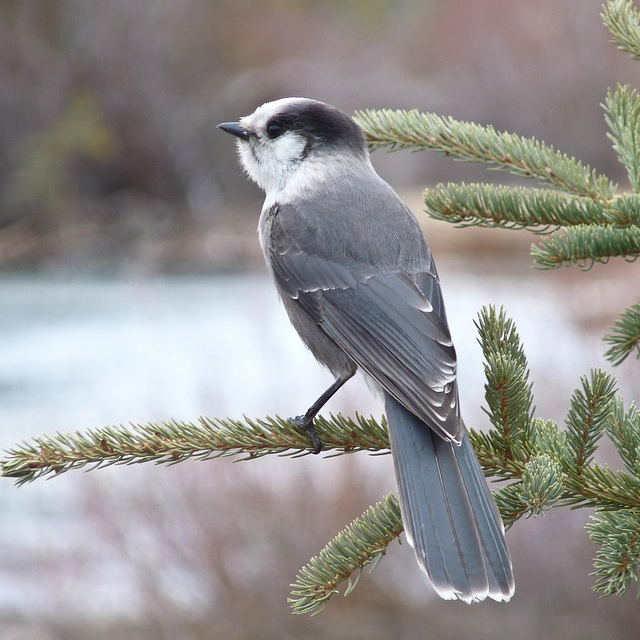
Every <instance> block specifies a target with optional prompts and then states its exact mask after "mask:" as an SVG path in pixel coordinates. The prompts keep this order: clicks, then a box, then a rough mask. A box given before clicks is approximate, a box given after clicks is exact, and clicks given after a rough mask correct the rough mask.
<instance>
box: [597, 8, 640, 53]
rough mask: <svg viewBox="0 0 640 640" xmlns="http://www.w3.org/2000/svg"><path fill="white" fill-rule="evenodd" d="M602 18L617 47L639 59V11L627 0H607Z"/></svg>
mask: <svg viewBox="0 0 640 640" xmlns="http://www.w3.org/2000/svg"><path fill="white" fill-rule="evenodd" d="M601 15H602V19H603V21H604V23H605V25H606V27H607V29H609V31H610V32H611V35H612V36H613V42H614V43H615V44H616V45H617V46H618V49H620V50H621V51H625V52H626V53H628V54H630V55H631V57H632V58H633V59H634V60H640V13H639V12H638V10H637V9H636V8H635V7H634V5H633V2H630V1H629V0H614V1H613V2H607V4H606V5H605V7H604V11H603V12H602V14H601Z"/></svg>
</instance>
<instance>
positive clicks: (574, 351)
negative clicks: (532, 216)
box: [0, 263, 602, 616]
mask: <svg viewBox="0 0 640 640" xmlns="http://www.w3.org/2000/svg"><path fill="white" fill-rule="evenodd" d="M440 269H441V276H442V278H443V284H444V286H445V291H446V299H447V303H448V313H449V317H450V323H451V326H452V332H453V336H454V340H455V342H456V346H457V350H458V357H459V362H460V385H461V396H462V406H463V411H464V414H465V417H466V421H467V422H468V423H469V424H473V425H483V424H486V422H487V420H486V417H485V416H484V415H483V413H482V411H481V409H480V406H481V404H482V401H483V369H482V359H481V354H480V349H479V346H478V345H477V334H476V330H475V327H474V326H473V320H474V319H475V317H476V313H477V311H478V309H479V308H480V307H481V306H482V305H484V304H487V303H489V302H494V303H496V304H503V305H505V307H506V309H507V311H508V312H509V314H510V315H512V316H513V317H514V318H515V320H516V323H517V326H518V329H519V331H520V334H521V337H522V339H523V342H524V344H525V348H526V352H527V355H528V357H529V361H530V365H531V369H532V374H533V376H532V377H533V380H534V381H535V386H534V390H535V392H536V402H537V404H538V407H540V408H541V409H542V411H541V413H542V415H544V416H545V417H550V418H551V417H555V418H560V417H561V416H562V413H563V412H564V410H565V409H566V405H567V403H568V398H569V394H570V392H571V390H572V389H573V388H574V387H575V386H576V385H577V380H578V376H579V375H580V374H582V373H585V372H587V371H588V368H589V367H590V366H592V365H594V364H597V363H598V361H599V360H600V361H601V356H600V355H599V354H600V352H601V351H602V347H601V345H600V344H599V343H598V341H597V340H596V339H595V338H594V336H590V335H588V334H585V333H584V331H583V330H582V329H580V328H579V327H577V326H576V324H575V323H574V321H573V320H572V316H571V314H569V313H567V311H566V307H565V306H564V305H563V300H562V296H561V294H559V293H557V292H554V291H553V290H549V288H548V286H547V284H546V283H545V281H544V280H541V279H539V278H537V277H535V276H528V275H526V274H525V275H523V274H522V273H517V272H513V273H506V274H502V275H500V276H495V277H491V276H486V275H484V276H482V277H480V276H479V275H478V274H475V273H473V272H470V271H469V270H468V269H466V268H462V269H461V268H460V266H459V265H457V264H456V263H451V264H446V263H445V265H444V267H443V264H442V263H441V265H440ZM0 305H1V309H2V312H1V313H0V446H1V447H3V448H5V449H6V448H9V447H10V446H11V445H12V444H13V443H15V442H17V441H19V440H20V439H23V438H28V437H29V436H30V435H36V434H40V433H51V432H53V431H56V430H60V431H72V430H75V429H86V428H90V427H97V426H101V425H104V424H112V423H126V422H129V421H134V422H147V421H155V420H162V419H168V418H171V417H173V418H177V419H183V420H193V419H196V418H197V417H198V416H199V415H210V416H214V415H215V416H221V417H224V416H236V417H237V416H241V415H242V414H246V415H249V416H261V415H265V414H267V413H270V414H273V413H279V414H280V415H293V414H296V413H300V412H301V411H303V410H304V409H306V407H307V406H308V404H309V403H310V402H311V401H312V400H314V399H315V397H316V396H317V394H318V392H319V391H320V390H322V389H324V387H325V385H327V384H328V383H329V382H330V381H331V376H329V375H328V374H327V373H326V372H324V371H323V370H322V369H320V367H318V366H317V365H316V364H315V362H314V361H313V358H312V357H311V356H310V355H309V354H308V353H307V352H306V351H305V349H304V348H303V347H302V345H301V343H300V342H299V340H298V338H297V336H296V335H295V334H294V332H293V330H292V329H291V327H290V326H289V324H288V322H287V321H286V318H285V316H284V312H283V311H282V309H281V307H280V304H279V302H278V300H277V297H276V295H275V293H274V290H273V287H272V285H271V283H270V282H269V281H268V278H267V277H266V275H264V274H255V275H233V276H232V275H229V276H210V277H209V276H207V277H205V276H197V277H196V276H187V277H154V278H146V279H142V278H135V279H130V280H97V279H89V280H77V279H76V280H63V279H56V278H42V277H36V276H29V275H24V276H20V275H5V276H4V277H2V278H0ZM356 409H357V410H358V411H360V412H361V413H365V414H367V413H370V412H374V413H379V412H380V410H381V405H380V402H379V401H378V400H376V399H375V398H373V397H372V396H371V394H370V392H369V390H368V389H367V386H366V384H365V383H364V382H363V381H354V382H352V383H350V384H349V385H348V387H347V388H346V389H345V390H344V391H343V392H341V393H340V394H338V396H337V397H336V398H335V399H334V400H333V401H332V403H331V405H330V406H329V407H328V410H334V411H336V410H342V411H347V412H348V411H354V410H356ZM387 460H388V459H387ZM317 463H321V461H317V460H315V461H314V464H317ZM211 464H216V463H215V462H214V463H211ZM280 464H282V465H287V461H286V460H284V461H280ZM389 464H390V461H388V463H387V467H386V468H390V467H389ZM128 471H129V470H127V469H111V470H110V471H109V472H101V471H98V472H95V474H92V475H91V478H92V480H93V481H94V482H98V483H99V482H101V478H107V479H108V480H104V481H105V482H109V483H111V486H112V488H113V486H115V487H117V486H118V481H117V479H118V478H125V477H126V478H127V480H126V481H125V483H123V485H122V489H123V491H124V490H125V489H124V485H125V484H126V483H127V482H131V481H133V480H132V478H135V481H137V482H142V481H143V479H144V477H145V475H144V473H137V474H135V475H134V476H132V474H130V473H129V474H128V475H126V472H128ZM156 471H157V470H156ZM160 471H162V470H160ZM156 477H157V476H156ZM86 478H87V476H84V475H83V474H80V473H78V472H71V473H68V474H64V476H62V477H60V478H56V479H55V480H53V481H51V482H43V481H39V482H36V483H34V484H33V485H30V486H27V487H23V488H20V489H15V488H14V487H13V486H12V484H11V483H10V481H8V480H7V481H4V482H3V483H1V484H0V509H1V511H2V513H3V525H2V527H1V528H0V616H2V615H7V614H9V613H11V612H14V613H16V612H18V613H19V612H23V613H24V612H31V613H33V612H51V610H52V608H53V605H52V602H55V603H56V606H57V607H59V606H67V605H68V606H72V603H76V604H75V605H74V606H77V602H78V598H77V596H78V594H83V596H86V594H87V591H86V590H87V589H88V585H89V583H91V589H93V597H94V604H95V607H96V609H97V610H100V611H102V612H103V613H104V612H105V611H107V612H108V611H110V610H114V611H123V610H125V611H126V610H128V611H129V612H131V607H132V606H133V605H132V603H133V602H135V593H136V588H135V584H133V583H130V582H127V580H126V573H127V566H126V559H121V564H118V563H116V562H114V559H113V558H111V559H110V561H109V563H102V565H101V569H100V575H101V576H102V583H101V584H97V585H96V572H93V573H91V572H89V574H90V576H91V577H88V575H89V574H88V575H87V576H84V577H83V576H82V575H74V576H73V577H72V578H70V580H71V587H69V589H70V591H69V594H68V598H67V599H66V600H65V602H63V603H62V605H61V604H60V601H59V600H56V599H55V598H56V597H57V596H56V595H55V594H53V593H52V589H51V584H50V583H49V582H47V580H46V579H43V576H45V577H46V576H47V575H48V573H47V571H53V572H55V567H54V568H49V569H48V568H47V567H48V565H47V559H49V560H50V559H51V558H52V557H58V556H60V555H61V554H62V555H63V556H64V554H71V555H73V554H76V555H77V554H87V559H86V562H87V564H88V565H90V564H91V562H96V557H97V556H96V555H95V553H94V552H92V553H88V552H87V550H86V548H85V547H86V545H87V540H83V534H82V530H78V529H77V527H75V528H74V526H72V523H73V522H74V520H75V519H76V518H82V517H83V513H84V512H83V511H82V510H81V508H80V505H81V504H82V503H83V497H82V493H83V488H82V487H83V484H84V483H85V481H86V480H85V479H86ZM96 553H97V551H96ZM92 558H93V559H92ZM54 564H55V563H54ZM34 567H37V569H35V568H34ZM107 567H109V570H107ZM116 583H117V585H118V588H117V589H114V588H113V585H114V584H116ZM180 584H181V585H183V586H184V585H185V584H186V583H185V582H184V581H182V582H180ZM185 588H186V587H185ZM195 591H196V592H197V591H198V589H196V590H195ZM189 593H191V591H189ZM80 601H81V602H82V598H81V599H80ZM58 613H59V612H58Z"/></svg>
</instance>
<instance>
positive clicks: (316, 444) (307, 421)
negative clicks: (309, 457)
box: [289, 371, 355, 454]
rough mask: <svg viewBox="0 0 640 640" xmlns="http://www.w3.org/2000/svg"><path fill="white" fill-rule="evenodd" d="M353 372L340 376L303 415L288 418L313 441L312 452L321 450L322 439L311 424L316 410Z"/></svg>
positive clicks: (320, 407)
mask: <svg viewBox="0 0 640 640" xmlns="http://www.w3.org/2000/svg"><path fill="white" fill-rule="evenodd" d="M354 373H355V371H354V372H353V373H348V374H345V375H342V376H340V377H339V378H337V379H336V381H335V382H334V383H333V384H332V385H331V386H330V387H329V388H328V389H327V390H326V391H325V392H324V393H323V394H322V395H321V396H320V397H319V398H318V399H317V400H316V401H315V402H314V403H313V404H312V405H311V406H310V407H309V408H308V409H307V412H306V413H305V414H304V415H303V416H296V417H295V418H289V422H291V423H293V424H295V425H296V427H298V428H299V429H304V430H305V431H306V432H307V433H308V434H309V436H310V437H311V441H312V442H313V452H314V453H316V454H317V453H320V451H322V440H321V439H320V436H319V435H318V432H317V431H316V427H315V425H314V424H313V421H314V419H315V417H316V416H317V415H318V411H320V409H322V407H323V406H324V405H325V404H326V403H327V402H328V400H329V398H331V396H333V395H334V394H335V393H336V391H338V389H340V387H341V386H342V385H343V384H344V383H345V382H347V380H350V379H351V378H352V377H353V375H354Z"/></svg>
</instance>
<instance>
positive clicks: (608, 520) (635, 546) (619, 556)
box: [587, 509, 640, 598]
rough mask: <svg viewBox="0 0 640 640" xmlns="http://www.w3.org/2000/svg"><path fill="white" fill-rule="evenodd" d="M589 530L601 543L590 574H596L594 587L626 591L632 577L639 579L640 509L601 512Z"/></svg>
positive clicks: (608, 591)
mask: <svg viewBox="0 0 640 640" xmlns="http://www.w3.org/2000/svg"><path fill="white" fill-rule="evenodd" d="M587 530H588V531H589V536H590V537H591V540H593V542H595V543H596V544H597V545H599V546H600V549H599V550H598V552H597V554H596V559H595V561H594V563H593V566H594V569H595V571H594V572H593V573H592V574H591V575H593V576H596V578H597V580H596V584H595V586H594V589H595V590H596V591H599V592H600V593H602V595H603V596H610V595H613V594H617V595H619V596H621V595H624V594H625V593H626V592H627V591H628V589H629V587H630V586H631V583H632V581H634V580H635V581H636V582H639V581H640V576H639V575H638V572H639V567H640V510H638V509H630V510H628V511H615V512H598V513H597V515H596V516H592V518H591V522H590V523H589V524H588V525H587ZM638 597H639V598H640V589H639V591H638Z"/></svg>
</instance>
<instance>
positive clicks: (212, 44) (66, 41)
mask: <svg viewBox="0 0 640 640" xmlns="http://www.w3.org/2000/svg"><path fill="white" fill-rule="evenodd" d="M600 11H601V0H583V1H582V2H579V3H578V2H571V1H570V0H563V1H560V2H558V0H533V1H530V2H527V3H516V2H509V1H507V0H478V1H476V2H469V1H464V0H422V1H420V2H418V1H416V0H395V1H392V0H347V1H341V2H339V1H338V0H314V1H310V0H297V1H294V0H263V1H258V0H164V1H163V2H158V1H157V0H136V2H131V0H102V1H101V2H99V3H95V2H86V1H82V0H56V1H53V0H4V2H2V3H0V43H1V44H0V447H2V448H5V449H8V448H10V447H11V446H12V445H13V444H14V443H16V442H18V441H20V440H21V439H23V438H28V437H29V436H31V435H37V434H41V433H51V432H53V431H56V430H59V431H74V430H76V429H79V430H83V429H87V428H90V427H98V426H102V425H104V424H118V423H125V424H126V423H129V422H148V421H162V420H166V419H170V418H176V419H181V420H196V419H197V417H198V416H199V415H209V416H220V417H225V416H230V417H240V416H242V415H243V414H246V415H249V416H257V417H259V416H264V415H266V414H274V413H278V414H280V415H283V416H288V415H296V414H298V413H301V412H303V411H304V410H306V408H307V407H308V405H309V404H310V403H311V402H312V401H313V400H315V398H316V397H317V395H318V394H319V392H320V391H321V390H323V389H324V388H325V385H326V384H327V383H328V382H329V381H330V377H329V376H328V375H327V374H326V373H325V372H323V371H322V370H320V368H319V367H318V366H317V365H316V364H315V362H314V361H313V358H311V356H309V355H308V354H307V353H306V352H305V350H304V348H303V347H302V346H301V344H300V343H299V341H298V339H297V337H296V336H295V335H294V333H293V330H292V329H291V328H290V327H289V325H288V323H287V321H286V320H285V318H284V314H283V311H282V310H281V309H280V307H279V304H278V300H277V298H276V295H275V292H274V291H273V288H272V285H271V283H270V282H269V280H268V277H267V276H266V275H265V270H264V266H263V260H262V256H261V254H260V250H259V247H258V242H257V238H256V234H255V228H256V225H257V218H258V213H259V210H260V206H261V194H260V193H259V191H258V190H257V188H256V187H254V186H253V185H251V184H249V183H248V181H247V180H246V178H245V177H244V176H243V175H242V172H241V170H240V168H239V166H238V162H237V159H236V154H235V149H234V144H233V140H231V139H230V137H229V136H225V135H224V134H223V133H221V132H219V131H218V130H216V128H215V125H216V124H217V123H218V122H221V121H228V120H235V119H237V118H238V117H239V116H242V115H246V114H248V113H250V112H252V111H253V110H254V109H255V107H256V106H258V105H259V104H261V103H263V102H265V101H267V100H272V99H276V98H279V97H284V96H291V95H300V96H307V97H313V98H317V99H321V100H324V101H327V102H330V103H332V104H334V105H336V106H338V107H340V108H342V109H343V110H345V111H347V112H352V111H353V110H355V109H363V108H383V107H389V108H417V109H420V110H425V111H435V112H437V113H440V114H444V115H451V116H453V117H456V118H459V119H465V120H473V121H475V122H479V123H483V124H484V123H490V124H492V125H494V126H495V127H496V128H497V129H500V130H502V129H504V130H509V131H513V132H515V133H518V134H521V135H525V136H536V137H539V138H540V139H543V140H545V141H546V142H548V143H550V144H553V145H554V146H555V147H556V148H557V149H560V150H562V151H564V152H566V153H568V154H570V155H575V156H577V157H579V158H580V159H581V160H583V161H584V162H585V163H588V164H590V165H591V166H592V167H593V168H595V169H597V170H598V171H600V172H603V173H606V174H607V175H608V176H610V177H611V178H613V179H614V180H616V181H619V182H620V184H621V187H622V188H626V179H625V175H624V173H623V170H622V167H621V165H619V164H618V162H617V160H616V157H615V154H614V152H613V151H612V149H611V144H610V141H609V140H608V139H607V135H606V127H605V122H604V118H603V113H602V108H601V106H600V105H601V103H602V102H603V100H604V97H605V95H606V91H607V88H608V87H611V86H615V84H616V83H617V82H621V83H629V84H631V85H632V86H636V87H637V86H639V85H640V64H639V63H633V62H631V61H630V60H629V58H628V56H626V55H625V54H622V53H620V52H619V51H617V50H616V48H615V47H614V46H613V45H611V44H610V43H609V42H608V41H609V34H608V32H607V30H606V29H605V28H604V26H603V25H602V23H601V19H600V15H599V14H600ZM373 161H374V164H375V166H376V167H377V169H378V170H379V172H380V173H381V175H382V176H383V177H384V178H385V179H387V180H388V181H389V182H390V183H391V184H392V185H393V186H394V187H395V188H396V189H397V190H398V191H399V192H400V193H401V194H402V195H403V197H404V198H405V199H406V200H407V202H408V203H409V204H410V205H411V207H412V209H413V210H414V212H415V213H416V215H418V216H419V218H420V220H421V222H423V223H424V226H425V231H426V233H427V235H428V238H429V242H430V244H431V247H432V250H433V251H434V253H435V255H436V259H437V261H438V266H439V271H440V274H441V278H442V281H443V287H444V290H445V297H446V299H447V303H448V310H449V316H450V319H451V324H452V332H453V336H454V340H455V342H456V345H457V349H458V355H459V361H460V384H461V394H462V405H463V411H464V413H465V417H466V421H467V423H468V424H471V425H473V426H474V427H485V426H487V423H488V420H487V418H486V416H485V414H484V413H483V411H482V408H481V407H482V404H483V369H482V366H483V365H482V360H481V354H480V352H479V347H478V345H477V343H476V331H475V327H474V325H473V321H474V319H475V318H476V315H477V312H478V310H479V309H480V308H481V307H482V306H483V305H486V304H489V303H492V304H496V305H504V306H505V308H506V310H507V312H508V313H509V314H510V315H511V316H512V317H514V319H515V320H516V323H517V326H518V328H519V331H520V334H521V337H522V340H523V342H524V346H525V349H526V352H527V355H528V358H529V361H530V365H531V370H532V380H533V382H534V393H535V401H536V406H537V410H536V415H538V416H541V417H545V418H552V419H556V420H558V421H560V422H561V421H562V419H563V416H564V415H565V414H566V411H567V408H568V405H569V397H570V394H571V392H572V390H573V389H574V388H575V387H576V386H578V384H579V378H580V376H581V375H583V374H586V373H588V370H589V368H590V367H592V366H602V367H604V368H609V367H608V366H607V364H606V363H605V361H604V359H603V357H602V353H603V352H604V350H605V346H604V344H603V343H602V342H601V337H602V335H603V334H604V333H605V331H606V328H607V326H608V325H609V324H610V323H611V322H612V321H613V320H614V319H615V317H616V316H617V314H618V313H619V312H620V311H621V310H622V309H623V308H624V307H626V306H628V305H629V304H631V303H632V302H634V301H635V300H637V299H638V297H639V296H640V278H639V277H638V271H637V266H634V265H629V264H626V263H624V262H621V261H613V262H612V263H611V264H609V265H605V266H603V265H598V266H596V267H594V268H593V269H592V270H591V271H589V272H581V271H578V270H577V269H575V268H573V269H563V270H561V271H557V272H541V271H538V270H535V269H533V268H532V266H531V260H530V258H529V246H530V243H531V241H532V237H531V236H529V235H527V234H526V233H524V232H509V231H497V230H479V229H465V230H460V229H453V228H451V227H450V226H448V225H446V224H444V223H436V222H433V221H429V220H427V218H426V215H424V213H422V209H421V201H420V192H421V190H422V189H424V188H425V187H426V186H429V185H433V184H435V183H437V182H438V181H455V182H459V181H463V180H466V181H472V180H484V181H490V180H498V181H501V182H507V183H513V179H512V178H510V177H509V176H508V175H506V174H496V173H495V172H487V171H486V170H485V169H483V168H482V167H476V166H474V165H469V164H461V163H455V162H452V161H451V160H450V159H447V158H443V157H439V156H437V155H435V154H411V153H407V152H399V153H395V154H383V153H381V152H377V153H376V154H374V157H373ZM533 239H534V240H535V238H533ZM615 373H616V375H618V376H619V381H620V388H621V391H622V392H623V393H624V395H625V398H626V399H627V402H628V403H630V402H631V400H633V399H634V398H638V396H639V392H640V381H639V379H640V377H639V376H638V362H637V361H631V362H628V363H625V364H624V365H623V366H622V367H619V368H618V369H617V370H616V371H615ZM328 409H329V410H332V411H343V412H345V413H353V412H355V411H356V410H357V411H359V412H360V413H363V414H369V413H373V414H374V415H379V414H380V412H381V406H380V403H379V402H378V401H377V400H376V399H375V398H374V397H373V396H372V395H371V394H370V392H369V390H368V389H367V387H366V384H364V382H362V381H353V382H352V383H350V384H349V385H347V387H346V388H345V389H344V390H343V391H341V392H340V394H339V395H338V397H337V398H335V399H334V400H333V401H332V403H331V405H330V406H329V407H328ZM599 456H600V460H605V461H609V462H610V463H611V464H612V465H613V466H615V465H617V464H619V463H618V461H617V460H616V459H615V456H613V454H612V453H611V451H610V450H608V448H607V446H606V445H603V447H602V450H601V451H600V452H599ZM393 488H394V478H393V472H392V468H391V459H390V458H389V457H388V456H379V457H370V456H366V455H354V456H343V457H341V458H340V459H335V458H332V459H322V458H321V457H318V458H316V457H313V456H310V457H305V458H302V459H296V460H290V459H287V458H284V459H283V458H276V459H262V460H258V461H252V462H243V463H238V464H233V463H232V462H231V461H228V460H224V461H222V460H218V461H212V462H206V463H202V462H192V463H183V464H180V465H177V466H174V467H154V466H151V465H141V466H136V467H126V468H109V469H105V470H99V471H95V472H92V473H89V474H84V473H80V472H77V471H76V472H71V473H68V474H65V475H64V476H61V477H59V478H55V479H53V480H52V481H50V482H45V481H38V482H36V483H34V484H33V485H30V486H25V487H22V488H20V489H16V488H15V487H14V486H13V485H12V484H11V482H10V481H8V480H6V481H4V482H3V483H1V484H0V503H1V504H0V512H1V513H2V518H1V522H2V524H1V525H0V638H2V639H6V638H8V639H11V640H22V639H29V640H53V639H56V640H57V639H63V638H64V639H84V638H92V639H102V638H113V639H121V638H122V639H127V640H128V639H136V640H138V639H140V640H142V639H144V640H146V639H152V638H153V639H155V638H159V639H165V638H166V639H171V640H196V639H207V640H209V639H212V640H213V639H218V638H225V639H236V638H237V639H245V638H246V639H249V638H254V637H257V636H259V637H261V638H265V639H266V638H299V637H305V638H335V639H339V638H353V639H359V638H368V639H376V638H399V639H412V638H430V639H435V640H437V639H454V638H455V639H461V638H470V637H474V638H478V637H505V638H506V637H509V638H514V639H515V638H517V639H522V640H529V639H533V638H541V637H544V638H562V639H563V640H571V639H573V638H576V639H577V638H600V637H602V636H603V635H604V634H607V636H608V637H610V638H630V637H636V635H637V630H638V604H637V601H636V599H635V595H634V594H633V593H629V594H627V595H626V596H624V597H621V598H617V597H615V598H609V599H607V600H601V599H599V598H598V596H597V595H596V594H595V593H594V592H593V591H592V590H591V586H592V583H593V579H592V578H591V577H590V576H589V575H588V574H589V573H590V571H592V560H593V556H594V555H595V553H596V550H597V549H596V547H595V546H594V545H593V544H592V543H591V542H590V541H589V539H588V537H587V534H586V532H585V531H584V529H583V527H584V524H585V523H586V522H587V521H588V517H589V513H588V512H587V511H586V510H579V511H576V512H570V511H567V510H563V511H560V510H558V511H552V512H550V513H548V514H547V515H545V516H544V517H540V518H537V519H535V520H534V519H531V520H526V521H522V522H519V523H517V524H516V525H515V526H514V527H513V528H512V530H511V531H510V532H509V533H508V540H509V542H510V546H511V550H512V555H513V560H514V566H515V573H516V582H517V590H516V595H515V597H514V598H513V600H512V601H511V603H509V604H507V605H504V604H502V605H500V604H496V603H492V602H490V603H484V604H482V605H475V606H467V605H464V604H463V603H457V602H443V601H441V600H439V599H438V598H436V597H435V596H434V595H433V594H432V592H431V591H430V589H429V587H428V586H427V585H426V583H425V580H424V579H423V577H422V575H421V574H420V572H419V570H418V569H417V566H416V565H415V562H414V560H413V553H412V552H411V550H410V548H409V547H408V545H406V544H402V545H399V544H398V543H394V544H393V545H392V546H391V548H390V550H389V552H388V554H387V555H386V557H385V558H384V559H383V560H382V561H381V562H380V563H379V565H378V566H377V567H376V569H375V570H374V571H372V572H369V571H368V570H367V571H365V572H364V574H363V575H362V578H361V581H360V584H359V586H358V588H357V589H356V590H355V591H354V592H353V593H352V594H351V595H350V596H349V597H348V598H346V599H345V598H342V597H340V596H336V597H335V598H333V599H332V601H331V602H330V604H329V606H328V608H327V609H326V610H325V612H324V613H323V614H322V615H320V616H316V617H314V618H310V617H294V616H292V615H291V614H290V612H289V608H288V605H287V602H286V599H287V597H288V591H289V586H288V585H289V584H290V583H291V582H293V581H294V579H295V576H296V573H297V571H298V569H299V568H300V567H301V566H302V565H303V564H305V563H306V562H307V561H308V559H309V558H310V557H311V556H312V555H315V554H316V553H317V552H318V551H319V550H320V549H321V547H322V546H323V545H324V544H325V543H326V542H327V541H328V540H329V539H330V538H331V537H333V536H334V535H335V534H336V533H337V532H338V531H339V530H340V529H342V528H343V527H344V526H345V525H346V524H347V523H348V522H350V521H351V520H352V519H353V518H355V517H357V516H358V515H360V514H361V513H362V511H364V510H365V509H366V508H367V506H369V504H371V503H373V502H375V501H378V500H379V499H381V498H382V496H383V495H385V494H386V493H387V492H388V491H390V490H393Z"/></svg>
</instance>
